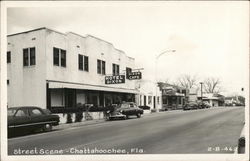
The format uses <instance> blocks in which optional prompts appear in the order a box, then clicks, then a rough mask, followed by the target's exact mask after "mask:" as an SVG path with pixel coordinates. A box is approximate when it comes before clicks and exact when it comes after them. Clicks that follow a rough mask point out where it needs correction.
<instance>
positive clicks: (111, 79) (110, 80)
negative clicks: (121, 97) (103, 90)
mask: <svg viewBox="0 0 250 161" xmlns="http://www.w3.org/2000/svg"><path fill="white" fill-rule="evenodd" d="M120 83H125V75H115V76H105V84H120Z"/></svg>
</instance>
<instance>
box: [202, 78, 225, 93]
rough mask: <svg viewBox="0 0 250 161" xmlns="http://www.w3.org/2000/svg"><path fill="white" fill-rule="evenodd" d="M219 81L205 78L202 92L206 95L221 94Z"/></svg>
mask: <svg viewBox="0 0 250 161" xmlns="http://www.w3.org/2000/svg"><path fill="white" fill-rule="evenodd" d="M220 83H221V81H220V79H219V78H214V77H210V78H206V79H205V80H204V82H203V84H204V90H205V91H206V92H207V93H220V92H221V87H220Z"/></svg>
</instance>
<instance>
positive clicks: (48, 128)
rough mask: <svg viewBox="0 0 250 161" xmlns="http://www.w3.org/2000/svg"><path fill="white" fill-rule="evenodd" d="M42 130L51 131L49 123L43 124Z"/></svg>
mask: <svg viewBox="0 0 250 161" xmlns="http://www.w3.org/2000/svg"><path fill="white" fill-rule="evenodd" d="M43 131H44V132H49V131H52V125H51V124H45V125H44V126H43Z"/></svg>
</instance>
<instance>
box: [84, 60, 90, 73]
mask: <svg viewBox="0 0 250 161" xmlns="http://www.w3.org/2000/svg"><path fill="white" fill-rule="evenodd" d="M84 70H85V71H87V72H88V71H89V57H87V56H84Z"/></svg>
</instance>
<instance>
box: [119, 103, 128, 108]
mask: <svg viewBox="0 0 250 161" xmlns="http://www.w3.org/2000/svg"><path fill="white" fill-rule="evenodd" d="M128 107H129V104H127V103H124V104H121V108H128Z"/></svg>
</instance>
